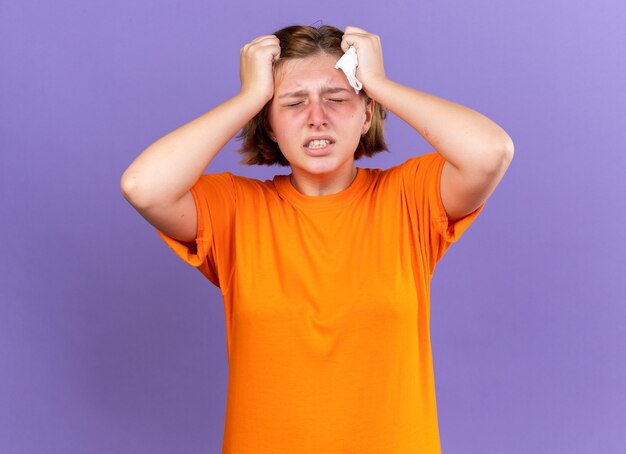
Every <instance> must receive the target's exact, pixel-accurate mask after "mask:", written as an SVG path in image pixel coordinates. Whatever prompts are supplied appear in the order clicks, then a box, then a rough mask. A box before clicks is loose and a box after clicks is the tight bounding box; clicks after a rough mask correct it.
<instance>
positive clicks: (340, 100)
mask: <svg viewBox="0 0 626 454" xmlns="http://www.w3.org/2000/svg"><path fill="white" fill-rule="evenodd" d="M331 101H332V102H345V101H346V100H345V99H341V98H331Z"/></svg>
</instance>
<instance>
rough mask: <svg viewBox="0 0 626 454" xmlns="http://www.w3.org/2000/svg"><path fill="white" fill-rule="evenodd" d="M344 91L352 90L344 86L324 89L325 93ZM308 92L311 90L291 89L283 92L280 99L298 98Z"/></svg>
mask: <svg viewBox="0 0 626 454" xmlns="http://www.w3.org/2000/svg"><path fill="white" fill-rule="evenodd" d="M342 92H347V93H349V92H350V90H348V89H347V88H343V87H328V88H323V89H322V93H323V94H335V93H342ZM308 93H309V92H308V91H307V90H298V91H290V92H289V93H283V94H282V95H280V96H279V97H278V99H282V98H296V97H298V96H306V95H307V94H308Z"/></svg>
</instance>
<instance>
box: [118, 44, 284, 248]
mask: <svg viewBox="0 0 626 454" xmlns="http://www.w3.org/2000/svg"><path fill="white" fill-rule="evenodd" d="M279 55H280V45H279V42H278V38H276V37H275V36H274V35H269V36H261V37H259V38H257V39H255V40H254V41H252V42H250V43H249V44H247V45H246V46H244V47H243V48H242V49H241V90H240V92H239V93H238V94H237V95H236V96H234V97H233V98H231V99H229V100H228V101H226V102H224V103H223V104H220V105H219V106H217V107H215V108H214V109H212V110H210V111H209V112H206V113H205V114H203V115H202V116H200V117H198V118H196V119H195V120H193V121H191V122H189V123H187V124H185V125H183V126H181V127H180V128H178V129H176V130H174V131H172V132H170V133H169V134H167V135H166V136H164V137H162V138H160V139H159V140H157V141H156V142H154V143H153V144H152V145H150V146H149V147H148V148H146V149H145V150H144V151H143V152H142V153H141V154H140V155H139V156H138V157H137V158H136V159H135V160H134V161H133V162H132V164H131V165H130V166H129V167H128V168H127V169H126V171H125V172H124V174H123V175H122V178H121V181H120V186H121V189H122V194H123V195H124V197H125V198H126V199H127V200H128V202H129V203H130V204H131V205H132V206H133V207H134V208H135V209H136V210H137V211H138V212H139V214H141V215H142V216H143V217H144V218H145V219H146V220H147V221H148V222H149V223H151V224H152V225H153V226H154V227H156V228H157V229H159V230H161V231H162V232H163V233H165V234H166V235H169V236H171V237H172V238H176V239H178V240H181V241H193V240H194V239H195V238H196V235H197V227H198V219H197V212H196V206H195V202H194V199H193V196H192V195H191V192H190V189H191V187H192V186H193V185H194V184H195V183H196V181H198V179H199V178H200V175H201V174H202V171H203V170H204V169H205V168H206V167H207V166H208V165H209V163H210V162H211V161H212V160H213V158H214V157H215V155H217V153H218V152H219V151H220V150H221V149H222V148H223V147H224V145H225V144H226V143H227V142H228V141H229V140H230V139H231V138H232V137H233V136H234V135H235V134H236V133H237V131H239V130H240V129H241V128H242V127H243V126H244V125H245V124H246V123H247V122H248V121H249V120H250V119H251V118H252V117H254V115H256V114H257V113H258V112H259V111H260V110H261V109H262V108H263V106H264V105H265V104H266V103H267V102H268V101H269V100H270V99H271V98H272V96H273V94H274V78H273V71H272V64H273V60H274V59H275V58H277V57H278V56H279Z"/></svg>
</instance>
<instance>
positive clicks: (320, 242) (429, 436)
mask: <svg viewBox="0 0 626 454" xmlns="http://www.w3.org/2000/svg"><path fill="white" fill-rule="evenodd" d="M444 162H445V161H444V159H443V157H442V156H441V155H440V154H438V153H436V152H432V153H429V154H426V155H423V156H419V157H415V158H411V159H408V160H407V161H406V162H405V163H403V164H402V165H399V166H395V167H392V168H390V169H387V170H384V171H382V170H380V169H365V168H358V172H357V175H356V178H355V180H354V181H353V182H352V184H351V185H350V186H349V187H348V188H346V189H345V190H344V191H342V192H339V193H337V194H333V195H327V196H320V197H310V196H305V195H303V194H300V193H299V192H298V191H297V190H296V189H295V188H294V187H293V186H292V185H291V182H290V180H289V177H288V176H285V175H280V176H276V177H274V179H273V180H272V181H270V180H268V181H264V182H262V181H259V180H255V179H250V178H244V177H239V176H235V175H232V174H231V173H220V174H210V175H202V176H201V177H200V179H199V180H198V182H197V183H196V184H195V185H194V186H193V188H192V189H191V192H192V194H193V197H194V199H195V202H196V207H197V212H198V235H197V239H196V244H189V243H184V242H180V241H177V240H175V239H173V238H170V237H168V236H167V235H165V234H164V233H163V232H160V231H158V233H159V235H160V236H161V237H162V238H163V240H164V241H165V242H166V243H167V244H168V245H169V246H170V247H171V248H172V249H173V250H174V251H175V252H176V253H177V254H178V256H180V257H181V258H182V259H183V260H185V261H186V262H187V263H189V264H191V265H193V266H194V267H197V268H198V270H199V271H201V272H202V273H203V274H204V275H205V276H206V277H207V278H208V279H209V280H210V281H211V282H213V283H214V284H215V285H217V286H218V287H219V288H220V289H221V291H222V294H223V297H224V310H225V316H226V325H227V326H226V335H227V339H226V340H227V350H228V363H229V381H228V395H227V405H226V419H225V426H224V440H223V451H222V452H223V453H235V454H248V453H250V454H264V453H268V454H269V453H271V454H282V453H285V454H294V453H298V454H306V453H311V454H320V453H325V454H334V453H359V454H366V453H376V454H386V453H402V454H406V453H419V454H430V453H439V452H440V443H439V431H438V424H437V409H436V402H435V382H434V374H433V363H432V355H431V345H430V333H429V300H430V288H429V287H430V280H431V277H432V273H433V271H434V269H435V264H436V263H437V262H438V261H439V259H441V257H442V256H443V254H444V253H445V251H446V249H447V248H448V247H449V245H450V244H451V243H453V242H455V241H456V240H457V239H458V238H459V237H460V236H461V234H462V233H463V231H464V230H465V229H466V228H467V227H468V226H469V225H470V224H471V223H472V222H473V220H474V219H475V218H476V216H477V215H478V213H479V212H480V211H481V210H482V208H483V206H484V204H483V205H481V206H480V207H479V208H478V209H477V210H476V211H474V212H473V213H471V214H469V215H467V216H465V217H464V218H463V219H460V220H458V221H457V222H455V223H454V224H449V223H448V218H447V216H446V212H445V210H444V207H443V204H442V202H441V197H440V190H439V188H440V176H441V169H442V168H443V164H444Z"/></svg>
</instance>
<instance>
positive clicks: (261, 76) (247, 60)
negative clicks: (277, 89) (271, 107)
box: [239, 35, 280, 103]
mask: <svg viewBox="0 0 626 454" xmlns="http://www.w3.org/2000/svg"><path fill="white" fill-rule="evenodd" d="M278 57H280V42H279V40H278V38H277V37H276V36H274V35H263V36H259V37H258V38H256V39H254V40H252V41H250V42H249V43H248V44H246V45H245V46H243V47H242V48H241V51H240V70H239V76H240V78H241V93H243V94H249V95H252V96H255V97H256V96H258V97H260V98H262V99H263V102H264V103H265V102H268V101H269V100H270V99H272V97H273V96H274V72H273V64H274V61H276V60H277V59H278Z"/></svg>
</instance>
